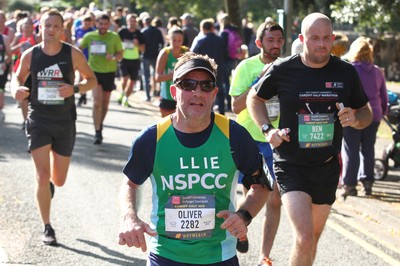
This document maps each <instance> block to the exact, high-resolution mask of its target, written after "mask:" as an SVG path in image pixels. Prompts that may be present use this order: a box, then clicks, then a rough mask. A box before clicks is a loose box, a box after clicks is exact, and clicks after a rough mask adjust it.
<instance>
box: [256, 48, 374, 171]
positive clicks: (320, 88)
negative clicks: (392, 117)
mask: <svg viewBox="0 0 400 266" xmlns="http://www.w3.org/2000/svg"><path fill="white" fill-rule="evenodd" d="M256 90H257V95H258V96H259V97H261V98H263V99H270V98H272V97H273V96H275V95H278V98H279V102H280V122H279V128H290V130H291V131H290V142H285V141H284V142H283V143H282V144H281V145H280V146H279V147H278V148H277V149H276V152H275V155H274V159H275V160H276V161H277V162H279V161H287V162H289V163H292V164H296V165H315V164H323V163H324V162H325V161H326V160H327V159H329V158H330V157H332V156H337V154H338V153H339V151H340V148H341V141H342V126H341V125H340V121H339V119H338V117H337V113H338V109H337V108H336V103H337V102H342V103H343V104H344V106H346V107H348V106H349V107H351V108H353V109H358V108H361V107H362V106H364V105H365V104H366V103H367V102H368V99H367V97H366V95H365V93H364V90H363V88H362V84H361V82H360V79H359V77H358V74H357V71H356V70H355V68H354V67H353V66H352V65H351V64H348V63H346V62H344V61H342V60H340V59H339V58H337V57H335V56H331V58H330V61H329V62H328V64H327V65H326V66H324V67H322V68H310V67H307V66H306V65H304V64H303V63H302V61H301V58H300V56H299V55H294V56H291V57H287V58H286V59H285V60H283V61H280V62H277V63H276V64H274V65H273V67H271V71H270V72H268V73H267V74H266V75H265V76H264V77H263V78H262V79H261V80H260V82H259V83H258V84H257V85H256ZM314 122H315V126H313V125H312V123H314ZM327 125H330V126H327ZM332 134H333V135H332ZM327 139H328V140H327ZM329 139H330V140H329Z"/></svg>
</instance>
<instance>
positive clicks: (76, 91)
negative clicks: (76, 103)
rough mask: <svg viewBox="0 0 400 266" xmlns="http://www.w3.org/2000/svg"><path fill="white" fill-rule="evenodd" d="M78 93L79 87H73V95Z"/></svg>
mask: <svg viewBox="0 0 400 266" xmlns="http://www.w3.org/2000/svg"><path fill="white" fill-rule="evenodd" d="M78 92H79V85H74V93H78Z"/></svg>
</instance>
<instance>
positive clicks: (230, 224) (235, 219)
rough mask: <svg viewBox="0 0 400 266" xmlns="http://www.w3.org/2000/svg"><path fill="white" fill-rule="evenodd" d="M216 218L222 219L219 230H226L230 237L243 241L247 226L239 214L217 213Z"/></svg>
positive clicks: (226, 211)
mask: <svg viewBox="0 0 400 266" xmlns="http://www.w3.org/2000/svg"><path fill="white" fill-rule="evenodd" d="M217 217H218V218H224V219H225V221H224V222H223V223H222V224H221V229H226V230H228V231H229V232H230V233H231V235H233V236H234V237H236V238H238V239H243V240H244V239H245V238H246V234H247V226H246V224H245V222H244V220H243V218H242V217H241V216H240V214H237V213H234V212H230V211H228V210H225V211H220V212H218V213H217Z"/></svg>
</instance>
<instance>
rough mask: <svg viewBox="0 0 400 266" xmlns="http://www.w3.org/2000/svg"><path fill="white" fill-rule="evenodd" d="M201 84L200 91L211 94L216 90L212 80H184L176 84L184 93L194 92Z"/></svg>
mask: <svg viewBox="0 0 400 266" xmlns="http://www.w3.org/2000/svg"><path fill="white" fill-rule="evenodd" d="M199 84H200V89H201V90H202V91H204V92H211V91H213V90H214V89H215V82H214V81H212V80H201V81H197V80H194V79H182V80H180V81H178V82H177V83H176V85H179V87H180V88H181V89H182V90H184V91H194V90H196V88H197V85H199Z"/></svg>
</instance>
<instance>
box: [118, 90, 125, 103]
mask: <svg viewBox="0 0 400 266" xmlns="http://www.w3.org/2000/svg"><path fill="white" fill-rule="evenodd" d="M124 97H125V94H124V93H123V92H122V93H121V95H120V96H119V98H118V100H117V102H118V103H119V104H122V100H123V99H124Z"/></svg>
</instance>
